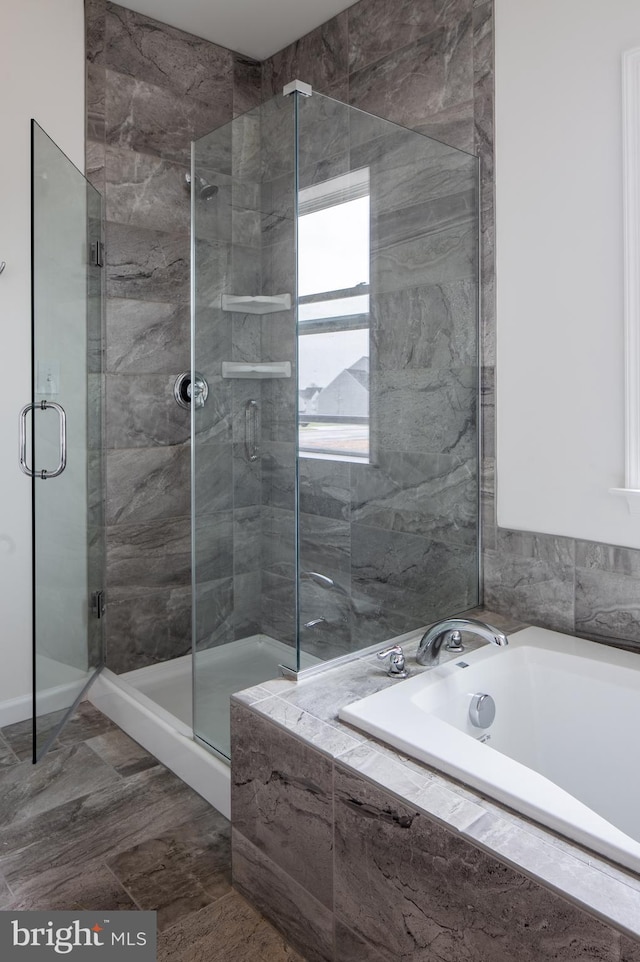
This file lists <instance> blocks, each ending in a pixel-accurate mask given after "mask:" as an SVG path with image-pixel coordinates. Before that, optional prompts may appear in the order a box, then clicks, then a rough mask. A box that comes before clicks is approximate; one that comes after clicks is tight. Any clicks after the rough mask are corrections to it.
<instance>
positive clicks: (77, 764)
mask: <svg viewBox="0 0 640 962" xmlns="http://www.w3.org/2000/svg"><path fill="white" fill-rule="evenodd" d="M115 781H118V775H117V774H116V773H115V771H114V770H113V768H111V766H110V765H106V764H105V763H104V762H103V761H101V760H100V759H99V758H98V757H97V756H96V755H95V754H94V753H93V752H91V750H90V749H89V748H87V746H86V745H84V744H83V743H80V744H77V745H68V746H64V747H62V746H61V747H60V748H58V749H57V750H56V751H52V752H49V753H48V754H47V755H46V756H45V757H44V758H43V759H42V760H41V761H40V762H38V764H37V765H32V764H31V760H30V759H26V760H25V761H23V762H21V763H20V764H18V765H14V766H12V767H11V768H8V769H6V770H3V771H2V773H1V774H0V794H1V795H2V820H3V822H4V823H5V824H9V823H11V824H12V825H13V826H14V827H15V830H16V831H19V829H18V828H17V826H18V825H19V823H21V822H23V821H25V820H27V819H30V818H35V817H37V816H39V815H42V814H44V813H46V812H49V811H51V810H52V809H54V808H57V807H58V806H60V805H64V804H65V803H66V802H69V801H72V800H73V799H77V798H82V797H84V796H87V795H89V794H91V793H92V792H97V791H99V790H100V789H102V788H105V787H107V786H109V785H111V784H113V783H114V782H115Z"/></svg>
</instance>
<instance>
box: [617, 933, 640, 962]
mask: <svg viewBox="0 0 640 962" xmlns="http://www.w3.org/2000/svg"><path fill="white" fill-rule="evenodd" d="M638 960H640V940H636V939H633V940H632V939H629V938H627V937H626V936H624V935H623V936H622V939H621V941H620V962H638Z"/></svg>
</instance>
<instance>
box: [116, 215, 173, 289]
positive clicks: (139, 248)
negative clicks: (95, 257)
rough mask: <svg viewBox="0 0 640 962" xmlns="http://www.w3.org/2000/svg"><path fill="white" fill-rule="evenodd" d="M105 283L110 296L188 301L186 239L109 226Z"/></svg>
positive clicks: (140, 229)
mask: <svg viewBox="0 0 640 962" xmlns="http://www.w3.org/2000/svg"><path fill="white" fill-rule="evenodd" d="M106 238H107V241H106V243H107V284H108V286H109V295H110V296H111V297H124V298H133V299H138V300H146V301H169V302H171V303H173V304H187V303H188V302H189V236H188V234H180V233H165V232H163V231H156V230H146V229H144V228H142V227H133V226H130V225H125V224H113V223H108V224H107V228H106Z"/></svg>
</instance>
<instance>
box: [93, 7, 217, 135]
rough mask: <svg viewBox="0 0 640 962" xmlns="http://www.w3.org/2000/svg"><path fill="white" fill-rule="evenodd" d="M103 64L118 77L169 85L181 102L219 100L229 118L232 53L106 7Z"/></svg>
mask: <svg viewBox="0 0 640 962" xmlns="http://www.w3.org/2000/svg"><path fill="white" fill-rule="evenodd" d="M106 31H107V35H106V50H105V61H106V63H107V65H108V66H109V67H110V68H111V69H112V70H115V71H117V72H118V73H120V74H127V75H129V76H131V77H133V78H135V79H136V80H146V81H148V82H149V83H151V84H157V85H158V86H159V87H168V88H170V89H171V90H172V92H173V93H175V94H177V95H178V96H180V97H183V98H185V99H196V100H202V101H204V102H205V103H211V104H214V103H216V102H217V104H218V109H219V110H220V111H221V113H223V116H224V118H225V119H228V118H229V117H230V116H231V97H232V86H233V59H234V56H233V53H232V52H231V51H230V50H227V49H226V48H225V47H220V46H218V45H217V44H214V43H210V42H209V41H208V40H203V39H201V38H200V37H195V36H193V35H192V34H190V33H185V32H184V31H182V30H177V29H175V27H170V26H168V25H167V24H165V23H160V22H158V21H157V20H153V19H151V18H150V17H146V16H144V15H143V14H141V13H136V12H134V11H133V10H127V9H125V8H124V7H121V6H117V5H116V4H113V3H109V4H108V5H107V23H106Z"/></svg>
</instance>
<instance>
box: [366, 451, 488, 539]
mask: <svg viewBox="0 0 640 962" xmlns="http://www.w3.org/2000/svg"><path fill="white" fill-rule="evenodd" d="M351 479H352V481H351V484H352V499H353V500H352V504H351V518H352V521H354V522H358V523H361V524H366V525H370V526H373V527H378V528H385V529H387V530H392V531H404V532H405V533H407V534H419V535H423V536H425V537H430V538H433V539H434V540H438V541H446V542H450V543H456V544H467V545H471V546H473V545H475V543H476V540H477V524H478V519H477V480H476V479H477V474H476V464H475V461H471V462H461V461H459V460H458V458H455V457H451V455H431V454H405V453H404V452H399V451H395V452H387V451H381V452H380V453H379V455H378V457H377V459H376V463H375V464H354V465H352V467H351Z"/></svg>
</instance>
